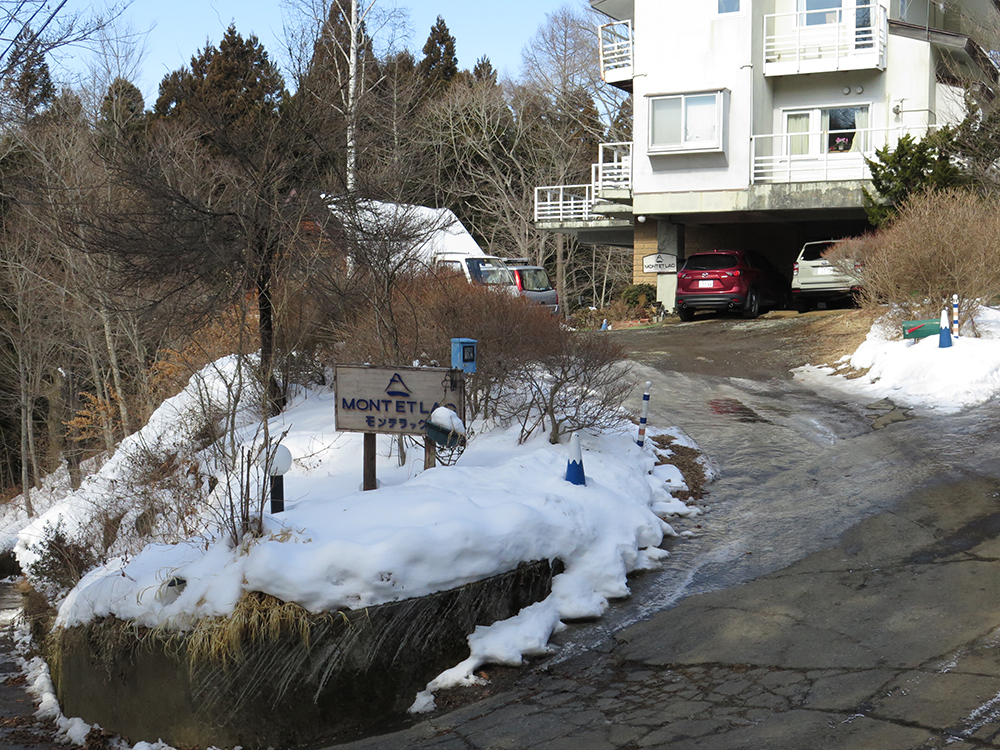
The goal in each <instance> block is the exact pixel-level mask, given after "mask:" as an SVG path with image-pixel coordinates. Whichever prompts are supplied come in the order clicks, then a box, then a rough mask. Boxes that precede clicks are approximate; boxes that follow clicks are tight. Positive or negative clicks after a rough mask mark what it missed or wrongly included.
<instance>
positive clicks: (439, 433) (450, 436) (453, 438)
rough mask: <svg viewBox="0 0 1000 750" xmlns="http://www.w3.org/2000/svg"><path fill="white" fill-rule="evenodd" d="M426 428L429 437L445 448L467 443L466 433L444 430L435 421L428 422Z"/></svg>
mask: <svg viewBox="0 0 1000 750" xmlns="http://www.w3.org/2000/svg"><path fill="white" fill-rule="evenodd" d="M424 429H425V430H426V431H427V437H429V438H430V439H431V440H433V441H434V442H435V443H437V444H438V445H440V446H441V447H443V448H457V447H458V446H460V445H462V444H463V443H465V435H460V434H458V433H457V432H449V431H448V430H444V429H442V428H440V427H438V426H437V425H436V424H434V423H433V422H427V423H426V424H425V425H424Z"/></svg>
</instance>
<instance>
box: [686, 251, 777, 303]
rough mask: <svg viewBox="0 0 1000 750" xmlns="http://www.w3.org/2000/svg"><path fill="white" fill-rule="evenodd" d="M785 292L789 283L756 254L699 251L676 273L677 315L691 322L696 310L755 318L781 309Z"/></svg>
mask: <svg viewBox="0 0 1000 750" xmlns="http://www.w3.org/2000/svg"><path fill="white" fill-rule="evenodd" d="M788 290H789V286H788V280H787V279H786V278H785V277H784V276H782V275H781V274H780V273H778V272H777V271H776V270H774V267H773V266H772V265H771V264H770V263H768V262H767V261H766V260H764V258H762V257H761V256H759V255H758V254H757V253H754V252H751V251H748V250H705V251H700V252H696V253H693V254H692V255H690V256H688V259H687V260H686V261H684V265H683V266H682V267H681V270H680V271H678V273H677V314H678V315H679V316H680V319H681V320H692V319H693V318H694V313H695V311H696V310H734V311H739V312H741V313H743V317H744V318H756V317H757V316H758V315H760V311H761V308H763V307H775V308H781V307H784V306H785V304H786V303H787V301H788V294H789V291H788Z"/></svg>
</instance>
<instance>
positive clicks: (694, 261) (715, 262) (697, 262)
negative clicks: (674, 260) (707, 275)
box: [684, 253, 739, 271]
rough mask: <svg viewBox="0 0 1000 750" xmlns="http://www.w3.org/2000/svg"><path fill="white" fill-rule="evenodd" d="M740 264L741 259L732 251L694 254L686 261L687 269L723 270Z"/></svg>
mask: <svg viewBox="0 0 1000 750" xmlns="http://www.w3.org/2000/svg"><path fill="white" fill-rule="evenodd" d="M738 264H739V259H738V258H737V257H736V256H735V255H731V254H730V253H711V254H708V253H706V254H705V255H692V256H691V257H690V258H688V259H687V261H686V262H685V263H684V270H685V271H721V270H722V269H723V268H733V267H734V266H736V265H738Z"/></svg>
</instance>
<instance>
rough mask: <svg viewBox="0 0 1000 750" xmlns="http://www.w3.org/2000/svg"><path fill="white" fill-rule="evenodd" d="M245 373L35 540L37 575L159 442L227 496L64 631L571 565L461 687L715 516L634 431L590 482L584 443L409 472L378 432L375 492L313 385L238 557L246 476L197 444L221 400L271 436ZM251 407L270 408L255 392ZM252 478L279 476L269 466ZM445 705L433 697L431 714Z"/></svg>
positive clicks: (79, 608) (91, 594)
mask: <svg viewBox="0 0 1000 750" xmlns="http://www.w3.org/2000/svg"><path fill="white" fill-rule="evenodd" d="M238 371H239V368H238V367H236V362H235V360H224V361H220V362H219V363H216V364H215V365H214V366H210V367H209V368H206V370H205V371H204V372H203V373H201V374H200V375H199V376H196V377H195V378H192V381H191V384H190V385H189V387H188V388H187V389H186V390H185V391H184V392H183V393H181V394H180V395H178V396H176V397H174V398H173V399H170V400H168V401H166V402H164V404H163V405H162V406H161V408H160V409H158V410H157V411H156V413H155V414H154V415H153V417H152V418H151V419H150V421H149V423H148V424H147V425H146V427H145V428H144V429H143V430H141V431H140V432H139V433H136V434H135V435H133V436H131V437H130V438H128V439H127V440H126V441H123V443H122V445H121V447H120V448H119V450H118V451H117V452H116V453H115V455H114V456H112V457H111V458H110V459H109V460H108V461H107V462H106V463H105V464H104V465H103V467H101V469H100V470H99V471H98V472H97V473H96V474H95V475H94V476H92V477H91V478H89V479H88V480H87V481H85V482H84V484H83V486H82V487H81V488H80V489H79V490H78V491H76V492H68V491H67V492H66V494H65V495H64V496H62V497H61V499H59V500H58V501H57V502H55V504H54V505H53V506H52V507H51V508H50V509H49V510H48V511H47V512H46V513H45V514H43V516H41V517H40V518H38V519H36V520H35V521H34V522H32V523H30V524H28V525H27V526H26V527H25V528H24V529H23V530H22V531H21V533H20V535H19V540H18V543H17V545H16V547H15V552H16V554H17V556H18V559H19V561H20V563H21V564H22V566H26V565H28V564H29V563H31V562H32V561H33V560H34V559H35V555H36V553H37V547H33V545H35V543H36V542H37V540H38V539H39V538H40V537H41V536H42V535H43V534H44V533H45V527H46V525H48V526H55V525H56V524H62V527H63V528H64V529H65V530H66V531H67V533H68V534H69V535H70V536H72V535H73V534H74V533H76V532H81V531H84V530H86V529H87V528H89V526H90V525H91V524H92V523H93V518H94V514H95V513H97V512H99V510H100V509H101V508H103V507H105V506H106V505H107V503H108V502H111V501H112V500H113V499H114V497H115V493H116V492H117V491H119V490H120V489H121V488H122V487H125V486H127V485H128V483H129V481H130V472H132V471H133V467H134V460H133V459H134V454H135V453H136V452H141V451H143V450H146V449H147V448H148V446H149V445H156V446H159V447H160V448H161V449H163V450H166V451H170V452H172V453H179V454H183V455H184V456H186V460H188V461H190V462H191V464H192V465H195V466H197V467H198V470H197V471H196V472H194V473H196V474H197V475H198V476H197V478H196V479H194V480H192V481H193V482H194V483H195V484H196V485H197V486H199V487H205V488H207V487H208V486H212V487H213V489H212V490H211V492H209V491H208V490H207V489H205V490H204V492H205V494H204V507H202V508H200V509H196V511H192V512H193V515H192V516H191V517H189V518H188V519H187V522H188V523H189V524H192V525H196V526H197V527H198V529H199V533H198V534H197V535H195V536H192V537H189V538H186V539H183V540H180V541H177V542H175V543H166V542H163V543H154V544H149V545H147V546H145V547H144V548H142V549H141V550H138V551H134V552H130V553H128V554H122V555H120V556H116V557H114V558H113V559H111V560H109V561H108V562H107V563H106V564H104V565H102V566H100V567H98V568H96V569H95V570H92V571H90V572H89V573H88V574H87V575H86V576H85V577H84V578H83V580H82V581H81V582H80V583H79V584H78V585H77V586H76V587H75V588H74V589H73V590H72V591H71V592H69V594H68V595H67V596H66V598H65V599H64V600H63V602H62V605H61V607H60V609H59V614H58V619H57V624H58V625H60V626H74V625H80V624H83V623H87V622H89V621H91V620H94V619H95V618H100V617H108V616H113V617H117V618H120V619H123V620H129V621H134V622H136V623H137V624H139V625H142V626H148V627H165V628H169V629H175V630H184V629H188V628H190V627H192V626H193V625H194V624H195V623H196V622H197V621H198V620H199V619H200V618H205V617H215V616H222V615H226V614H228V613H231V612H232V611H233V610H234V608H235V606H236V604H237V602H238V601H239V599H240V597H241V596H242V595H243V594H244V592H246V591H257V592H263V593H266V594H271V595H273V596H275V597H278V598H279V599H282V600H285V601H290V602H295V603H297V604H300V605H301V606H303V607H305V608H306V609H308V610H310V611H313V612H318V611H323V610H336V609H341V608H351V609H354V608H362V607H368V606H373V605H377V604H381V603H386V602H392V601H397V600H400V599H405V598H411V597H418V596H423V595H425V594H430V593H433V592H436V591H442V590H447V589H451V588H454V587H457V586H461V585H463V584H465V583H469V582H471V581H477V580H482V579H484V578H488V577H490V576H494V575H498V574H501V573H504V572H507V571H510V570H513V569H514V568H516V567H517V566H518V564H520V563H521V562H524V561H533V560H555V559H559V560H561V561H563V563H564V564H565V570H564V572H563V573H561V574H559V575H558V576H556V577H555V579H554V580H553V586H552V593H551V595H550V596H549V597H548V598H547V599H546V600H544V601H542V602H539V603H538V604H536V605H534V606H532V607H529V608H527V609H525V610H523V611H522V612H521V613H520V614H519V615H517V616H516V617H514V618H512V619H510V620H507V621H504V622H501V623H497V624H495V625H493V626H490V627H486V628H478V629H477V630H476V632H475V634H473V635H472V636H471V637H470V639H469V642H470V649H471V655H470V657H469V659H468V660H466V661H465V662H463V663H462V664H460V665H458V666H456V667H455V668H454V669H452V670H449V672H447V673H445V674H444V675H442V676H440V677H439V678H438V679H437V680H436V681H435V683H434V685H432V688H437V687H441V686H444V685H453V684H461V683H464V682H469V681H471V680H473V679H474V678H473V677H472V675H473V672H474V670H475V669H476V668H477V667H478V666H479V665H481V664H482V663H484V662H486V661H489V662H499V663H504V664H518V663H520V661H521V658H522V656H523V655H526V654H537V653H541V652H544V651H545V649H546V647H547V646H546V644H547V643H548V640H549V638H550V636H551V635H552V633H553V632H555V631H556V630H558V629H559V628H560V627H561V622H562V621H563V620H565V619H570V618H581V617H595V616H599V615H600V614H601V613H602V612H603V611H604V610H605V608H606V607H607V606H608V601H609V600H610V599H615V598H620V597H625V596H628V593H629V592H628V586H627V578H626V577H627V575H628V573H630V572H631V571H634V570H639V569H645V568H651V567H654V566H655V565H657V563H658V562H659V560H660V559H662V558H663V557H665V556H666V554H667V553H666V552H664V551H662V550H660V549H659V548H658V545H659V544H660V543H661V541H662V540H663V537H664V536H665V535H674V534H675V532H674V530H673V529H672V528H671V527H670V526H669V524H667V523H666V522H665V521H664V520H663V517H667V516H671V515H672V516H684V515H691V514H695V513H697V512H699V511H698V510H697V509H696V508H690V507H688V506H687V505H685V504H684V503H683V502H681V501H679V500H677V499H675V498H674V497H672V496H671V494H670V490H671V489H674V490H680V489H684V483H683V477H681V476H680V474H679V473H678V472H676V470H673V469H672V468H668V467H655V463H656V456H655V455H654V453H653V446H652V443H651V441H647V443H646V447H645V449H643V448H640V447H638V446H637V445H636V444H635V440H634V435H633V430H634V427H632V426H631V425H629V424H628V423H623V426H622V431H621V432H618V433H615V432H605V433H602V434H595V435H582V436H581V437H582V445H583V449H584V468H585V472H586V476H587V481H586V484H585V485H583V486H576V485H573V484H570V483H568V482H566V481H565V479H564V477H565V472H566V465H567V447H566V446H552V445H550V444H549V443H548V441H547V439H546V436H545V435H540V436H538V437H537V438H535V439H533V440H531V441H529V442H528V443H527V444H525V445H519V444H518V442H517V434H518V431H517V429H516V428H515V429H511V430H500V429H497V430H493V431H488V430H485V429H483V428H482V427H481V426H480V429H479V430H478V434H477V436H476V438H475V439H474V440H473V441H471V442H470V444H469V446H468V448H467V450H466V451H465V453H464V454H463V456H462V458H461V460H460V461H459V462H458V464H457V465H454V466H439V467H437V468H435V469H432V470H430V471H420V469H419V467H420V466H422V458H423V457H422V454H421V453H420V452H419V451H418V450H417V448H416V447H415V446H413V447H411V448H410V450H409V451H408V453H409V458H410V459H411V460H410V461H409V463H407V464H406V465H403V466H400V465H399V462H398V461H397V458H396V456H392V457H391V459H390V458H389V452H390V445H391V442H390V440H389V438H388V436H379V468H378V472H379V479H380V483H381V484H380V489H379V490H377V491H372V492H362V491H360V482H361V475H362V456H363V447H362V446H363V436H362V435H360V434H347V433H338V432H336V430H335V429H334V425H333V418H334V404H335V401H334V394H333V393H332V391H330V390H329V389H313V390H309V391H306V390H303V391H301V392H300V393H298V394H297V395H296V396H295V397H294V398H293V399H292V402H291V403H290V405H289V406H288V408H286V410H285V412H284V413H283V414H281V415H280V416H279V417H276V418H275V419H273V420H271V422H270V423H269V424H268V430H269V433H270V435H272V436H277V435H281V436H282V445H284V446H285V447H287V448H288V449H289V450H290V451H291V453H292V456H293V458H294V461H293V466H292V468H291V470H290V471H289V472H288V473H287V474H286V475H285V479H284V491H285V512H283V513H281V514H274V515H272V514H270V513H265V517H264V518H263V521H262V523H263V528H264V534H263V536H262V537H260V538H251V537H248V538H245V539H243V540H241V541H240V542H239V543H238V544H234V543H232V541H231V540H230V539H229V538H228V537H227V536H226V535H225V534H223V533H219V532H217V531H213V529H215V528H217V520H218V518H219V514H220V509H221V508H224V507H225V504H226V502H227V495H226V492H227V491H232V487H231V485H230V483H229V481H227V479H226V475H225V474H224V470H225V469H227V468H228V469H229V471H228V475H231V476H242V475H243V472H242V469H241V468H240V466H239V465H233V466H229V467H227V466H226V464H225V462H224V461H221V460H220V459H219V458H218V453H217V452H215V453H213V450H212V448H211V447H209V448H203V449H201V450H200V451H199V450H198V449H197V447H196V446H195V447H192V444H191V441H192V435H193V433H194V432H196V431H197V425H198V420H197V419H194V418H193V415H195V414H196V413H197V412H199V410H201V409H202V408H203V407H204V405H205V403H207V402H211V403H213V404H222V405H225V409H227V410H228V411H229V413H235V414H237V415H242V417H240V418H239V419H237V424H241V425H242V426H241V427H239V429H238V430H237V434H236V435H235V436H233V437H232V438H231V442H232V443H233V444H236V445H246V444H258V443H259V442H260V439H261V434H262V429H261V425H260V424H256V423H254V422H253V421H251V420H250V419H248V418H247V415H248V414H249V412H245V411H241V408H242V407H240V406H239V404H238V403H233V402H234V400H235V399H236V396H235V395H234V394H240V393H241V390H240V388H238V387H236V385H234V379H236V378H237V376H238ZM247 401H248V403H249V404H251V405H252V404H255V403H257V400H256V396H251V397H250V398H248V399H247ZM443 411H446V412H447V413H442V414H437V413H436V414H435V415H434V419H435V421H436V422H439V423H446V424H444V426H445V427H447V428H449V429H453V430H455V431H456V432H461V433H464V432H465V425H463V424H462V423H461V421H460V420H459V419H458V418H457V416H456V415H454V413H453V412H450V411H448V410H443ZM662 432H663V431H657V430H655V429H651V430H649V435H650V437H652V436H654V435H656V434H658V433H662ZM668 434H669V433H668ZM675 437H677V438H678V439H681V440H683V437H682V436H680V435H677V436H675ZM664 452H666V451H662V450H661V451H660V453H661V454H662V453H664ZM234 469H235V470H234ZM251 477H252V481H253V482H259V483H261V485H263V483H264V482H265V481H266V477H263V476H262V475H261V474H260V472H259V470H253V471H251ZM209 479H213V480H217V481H212V482H209ZM179 583H180V585H178V584H179ZM430 705H432V698H431V696H430V693H428V694H426V695H424V696H422V697H421V699H420V701H419V706H416V708H419V707H421V706H422V707H424V708H426V707H428V706H430Z"/></svg>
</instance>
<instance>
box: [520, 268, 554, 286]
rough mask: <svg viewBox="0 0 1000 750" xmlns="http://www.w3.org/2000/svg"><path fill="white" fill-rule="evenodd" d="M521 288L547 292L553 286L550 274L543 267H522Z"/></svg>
mask: <svg viewBox="0 0 1000 750" xmlns="http://www.w3.org/2000/svg"><path fill="white" fill-rule="evenodd" d="M518 273H519V274H520V275H521V288H522V289H524V290H525V291H526V292H547V291H549V290H550V289H551V288H552V284H551V283H549V275H548V274H547V273H545V269H543V268H521V269H519V270H518Z"/></svg>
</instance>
